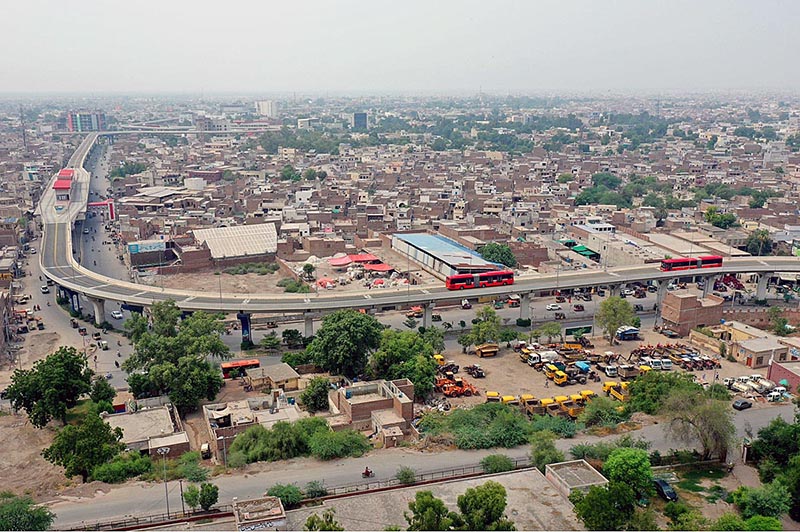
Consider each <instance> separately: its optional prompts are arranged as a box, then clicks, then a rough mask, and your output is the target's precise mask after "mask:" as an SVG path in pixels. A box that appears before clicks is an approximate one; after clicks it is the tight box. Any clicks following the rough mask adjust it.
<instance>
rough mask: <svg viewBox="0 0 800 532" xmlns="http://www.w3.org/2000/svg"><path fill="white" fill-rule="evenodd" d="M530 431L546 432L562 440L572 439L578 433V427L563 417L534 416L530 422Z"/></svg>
mask: <svg viewBox="0 0 800 532" xmlns="http://www.w3.org/2000/svg"><path fill="white" fill-rule="evenodd" d="M531 430H532V431H533V432H541V431H543V430H546V431H550V432H553V433H555V434H557V435H559V436H561V437H562V438H572V437H573V436H575V433H576V432H577V431H578V427H577V426H576V424H575V422H574V421H572V420H570V419H566V418H563V417H553V416H534V417H533V420H532V421H531Z"/></svg>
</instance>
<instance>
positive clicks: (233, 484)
mask: <svg viewBox="0 0 800 532" xmlns="http://www.w3.org/2000/svg"><path fill="white" fill-rule="evenodd" d="M793 412H794V410H793V407H792V406H791V405H786V406H780V407H774V406H762V405H759V407H758V408H755V409H752V410H746V411H744V412H738V413H736V415H735V416H736V417H735V423H736V427H737V432H738V437H739V438H741V437H743V436H744V435H745V430H746V428H748V427H749V428H750V429H751V430H753V431H754V432H755V431H757V430H758V429H760V428H761V427H764V426H766V425H767V424H768V423H769V421H770V420H771V419H773V418H775V417H778V416H780V417H783V418H784V419H786V420H787V421H789V420H791V419H792V416H793ZM632 435H633V436H634V437H642V438H645V439H646V440H648V441H651V442H652V447H651V449H652V450H658V451H660V452H662V453H663V452H668V451H669V450H670V449H672V448H681V447H683V446H682V445H680V444H679V443H676V442H674V441H671V440H670V439H668V438H667V437H666V435H665V433H664V425H661V424H659V425H650V426H648V427H645V428H643V429H641V430H638V431H634V432H633V433H632ZM616 437H617V436H611V437H607V438H597V437H581V438H575V439H572V440H559V441H558V442H557V446H558V447H559V448H560V449H562V450H563V451H565V452H566V451H568V450H569V448H570V447H572V446H573V445H575V444H577V443H581V442H590V443H591V442H595V441H598V440H601V439H614V438H616ZM493 452H498V451H497V450H494V451H490V450H484V451H460V450H458V451H447V452H441V453H418V452H411V451H407V450H404V449H392V450H388V451H375V452H373V453H370V454H369V455H367V456H365V457H362V458H352V459H344V460H335V461H332V462H323V463H320V462H317V461H313V460H308V459H299V460H292V461H289V462H278V463H275V464H272V466H273V467H272V469H271V470H270V471H266V472H261V473H257V474H249V475H242V474H235V475H234V474H231V475H227V476H222V477H217V478H215V479H214V483H215V484H217V485H218V486H219V488H220V494H219V495H220V503H228V502H230V501H231V500H232V498H233V497H238V498H240V499H243V498H251V497H257V496H260V495H261V494H263V493H264V491H266V490H267V489H268V488H269V487H270V486H272V485H273V484H279V483H294V484H296V485H298V486H301V487H302V486H304V485H305V484H306V483H307V482H310V481H312V480H319V481H323V482H324V483H325V484H326V485H328V486H339V485H346V484H354V483H358V482H360V480H361V478H360V475H359V472H360V471H363V470H364V467H365V466H369V467H370V468H371V469H373V470H374V471H375V478H376V480H381V479H389V478H392V477H393V476H394V474H395V472H396V471H397V468H398V467H400V466H403V465H408V466H410V467H413V468H414V469H415V470H417V471H418V472H425V471H432V470H437V469H444V468H448V467H453V468H455V467H460V466H466V465H473V464H477V463H478V462H479V461H480V460H481V458H483V457H484V456H486V455H488V454H492V453H493ZM499 452H502V453H504V454H507V455H509V456H512V457H522V456H525V455H526V453H527V452H528V449H527V447H517V448H514V449H506V450H501V451H499ZM169 497H170V508H171V509H172V510H174V509H176V508H180V487H179V484H178V482H171V483H170V484H169ZM90 501H91V502H90ZM50 507H51V509H52V510H53V511H54V512H55V513H56V516H57V518H56V522H55V526H56V527H63V526H67V525H76V524H79V523H81V522H91V521H96V520H101V519H112V518H120V517H124V516H128V515H141V514H147V513H158V512H163V511H165V497H164V486H163V484H158V483H153V484H146V483H136V484H131V485H126V486H122V487H119V488H114V489H112V490H111V491H110V492H109V493H107V494H104V495H102V496H98V497H94V498H91V499H80V500H68V501H53V502H52V503H51V504H50Z"/></svg>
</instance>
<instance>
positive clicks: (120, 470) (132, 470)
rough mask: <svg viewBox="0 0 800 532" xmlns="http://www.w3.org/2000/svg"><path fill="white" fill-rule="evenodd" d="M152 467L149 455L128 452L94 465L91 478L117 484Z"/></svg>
mask: <svg viewBox="0 0 800 532" xmlns="http://www.w3.org/2000/svg"><path fill="white" fill-rule="evenodd" d="M152 467H153V462H152V461H151V460H150V457H149V456H142V455H141V454H139V453H137V452H130V453H125V454H121V455H118V456H117V457H115V458H114V460H112V461H111V462H108V463H105V464H102V465H99V466H97V467H95V468H94V470H93V471H92V478H93V479H94V480H98V481H100V482H107V483H109V484H117V483H119V482H125V481H126V480H128V479H129V478H135V477H138V476H139V475H143V474H145V473H148V472H149V471H150V469H151V468H152Z"/></svg>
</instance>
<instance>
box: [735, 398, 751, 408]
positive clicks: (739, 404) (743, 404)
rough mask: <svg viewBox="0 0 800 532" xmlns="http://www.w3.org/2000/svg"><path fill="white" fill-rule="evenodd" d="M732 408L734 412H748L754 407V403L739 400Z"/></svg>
mask: <svg viewBox="0 0 800 532" xmlns="http://www.w3.org/2000/svg"><path fill="white" fill-rule="evenodd" d="M732 406H733V409H734V410H747V409H748V408H750V407H752V406H753V403H751V402H750V401H748V400H746V399H737V400H735V401H734V402H733V405H732Z"/></svg>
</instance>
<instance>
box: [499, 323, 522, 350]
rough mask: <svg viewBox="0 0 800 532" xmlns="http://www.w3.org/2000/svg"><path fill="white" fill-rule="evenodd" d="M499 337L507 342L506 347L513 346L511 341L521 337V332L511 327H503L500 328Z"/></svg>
mask: <svg viewBox="0 0 800 532" xmlns="http://www.w3.org/2000/svg"><path fill="white" fill-rule="evenodd" d="M499 337H500V341H501V342H505V343H506V347H511V342H513V341H514V340H516V339H517V338H518V337H519V334H518V333H517V331H515V330H514V329H512V328H511V327H503V328H502V329H500V335H499Z"/></svg>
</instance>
